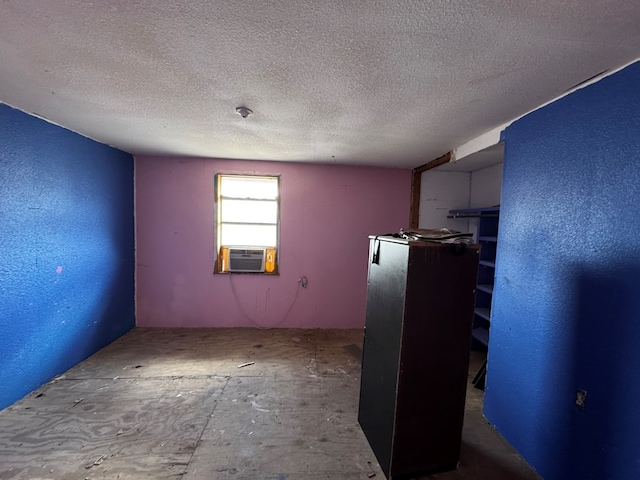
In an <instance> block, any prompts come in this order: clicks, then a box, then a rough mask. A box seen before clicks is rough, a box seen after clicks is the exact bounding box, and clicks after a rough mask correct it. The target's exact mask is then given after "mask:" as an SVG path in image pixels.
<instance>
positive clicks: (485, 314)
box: [473, 307, 491, 321]
mask: <svg viewBox="0 0 640 480" xmlns="http://www.w3.org/2000/svg"><path fill="white" fill-rule="evenodd" d="M473 312H474V313H475V314H476V315H478V316H479V317H482V318H484V319H485V320H489V321H491V309H490V308H486V307H476V308H475V309H474V310H473Z"/></svg>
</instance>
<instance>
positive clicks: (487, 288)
mask: <svg viewBox="0 0 640 480" xmlns="http://www.w3.org/2000/svg"><path fill="white" fill-rule="evenodd" d="M477 288H478V290H482V291H483V292H487V293H490V294H491V295H493V285H491V284H489V283H487V284H478V287H477Z"/></svg>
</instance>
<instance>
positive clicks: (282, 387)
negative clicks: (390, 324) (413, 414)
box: [0, 329, 539, 480]
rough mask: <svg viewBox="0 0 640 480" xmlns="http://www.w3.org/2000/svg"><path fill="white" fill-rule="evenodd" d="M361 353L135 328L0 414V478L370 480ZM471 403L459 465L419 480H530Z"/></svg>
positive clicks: (358, 338) (283, 337)
mask: <svg viewBox="0 0 640 480" xmlns="http://www.w3.org/2000/svg"><path fill="white" fill-rule="evenodd" d="M361 345H362V331H361V330H257V329H207V330H202V329H135V330H133V331H132V332H130V333H129V334H127V335H125V336H124V337H122V338H121V339H119V340H118V341H116V342H115V343H113V344H111V345H109V346H108V347H107V348H105V349H103V350H101V351H100V352H98V353H97V354H95V355H93V356H92V357H90V358H88V359H87V360H85V361H84V362H82V363H81V364H79V365H77V366H75V367H74V368H72V369H71V370H69V371H67V372H65V374H64V375H61V376H59V377H57V378H56V379H55V380H53V381H52V382H50V383H48V384H46V385H44V386H42V387H41V388H39V389H38V390H36V391H35V392H33V393H31V394H29V395H28V396H27V397H25V398H24V399H22V400H21V401H19V402H17V403H15V404H14V405H12V406H11V407H9V408H7V409H5V410H3V411H2V412H0V479H3V480H4V479H74V480H75V479H80V480H82V479H166V478H172V479H184V480H200V479H207V480H218V479H235V480H240V479H242V480H244V479H278V480H284V479H288V480H296V479H304V480H316V479H347V478H360V479H367V478H380V479H382V478H384V475H383V474H382V472H381V470H380V468H379V466H378V464H377V462H376V459H375V456H374V455H373V453H372V451H371V449H370V447H369V445H368V443H367V441H366V439H365V437H364V434H363V433H362V430H361V429H360V427H359V426H358V423H357V411H358V391H359V375H360V359H359V348H360V347H361ZM250 362H255V363H252V364H250V365H246V366H244V367H239V365H242V364H246V363H250ZM481 362H482V358H481V357H480V356H479V355H478V354H475V353H472V368H471V373H474V372H475V369H477V367H479V365H480V363H481ZM481 405H482V392H481V391H479V390H476V389H474V388H471V387H470V388H469V389H468V395H467V409H466V413H465V426H464V431H463V439H462V455H461V461H460V466H459V468H458V470H456V471H454V472H448V473H442V474H438V475H431V476H429V477H426V478H430V479H437V480H458V479H487V480H489V479H491V480H503V479H504V480H507V479H508V480H534V479H538V478H539V477H538V476H537V475H536V474H535V472H533V471H532V470H531V469H530V468H529V467H528V466H527V465H526V463H525V462H524V461H523V460H522V458H521V457H520V456H519V455H518V454H516V453H515V452H514V451H513V450H512V449H511V448H510V447H509V445H508V444H507V443H506V442H505V441H504V440H503V439H502V438H501V437H500V436H499V435H498V434H497V433H496V432H495V431H494V430H493V429H492V428H491V427H490V426H489V425H488V424H487V422H486V420H484V418H483V417H482V414H481ZM372 474H375V477H374V476H372Z"/></svg>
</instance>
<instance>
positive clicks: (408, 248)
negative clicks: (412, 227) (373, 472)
mask: <svg viewBox="0 0 640 480" xmlns="http://www.w3.org/2000/svg"><path fill="white" fill-rule="evenodd" d="M478 258H479V250H478V247H477V246H476V245H468V246H466V248H464V249H462V251H461V249H456V248H454V247H453V246H452V245H449V244H440V243H432V242H422V241H409V240H404V239H399V238H394V237H371V239H370V249H369V277H368V289H367V311H366V328H365V335H364V347H363V360H362V379H361V386H360V406H359V412H358V421H359V422H360V425H361V426H362V429H363V431H364V433H365V435H366V437H367V439H368V440H369V443H370V445H371V448H372V449H373V451H374V453H375V455H376V457H377V459H378V462H379V463H380V466H381V467H382V470H383V471H384V473H385V474H386V475H387V478H389V479H406V478H413V477H414V476H418V475H424V474H429V473H435V472H441V471H446V470H453V469H455V468H456V467H457V464H458V461H459V458H460V439H461V433H462V421H463V416H464V403H465V393H466V385H467V370H468V366H469V349H470V344H471V326H472V321H473V309H474V296H475V287H476V279H477V275H478Z"/></svg>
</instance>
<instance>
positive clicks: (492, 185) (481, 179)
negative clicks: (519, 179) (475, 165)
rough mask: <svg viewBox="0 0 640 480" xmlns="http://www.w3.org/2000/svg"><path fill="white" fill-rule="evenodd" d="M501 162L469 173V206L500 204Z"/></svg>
mask: <svg viewBox="0 0 640 480" xmlns="http://www.w3.org/2000/svg"><path fill="white" fill-rule="evenodd" d="M501 189H502V163H499V164H498V165H493V166H491V167H486V168H482V169H480V170H476V171H475V172H473V173H471V194H470V198H469V206H471V207H493V206H494V205H499V204H500V192H501Z"/></svg>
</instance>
